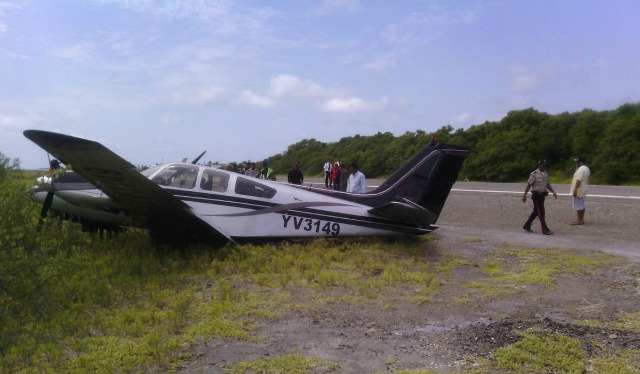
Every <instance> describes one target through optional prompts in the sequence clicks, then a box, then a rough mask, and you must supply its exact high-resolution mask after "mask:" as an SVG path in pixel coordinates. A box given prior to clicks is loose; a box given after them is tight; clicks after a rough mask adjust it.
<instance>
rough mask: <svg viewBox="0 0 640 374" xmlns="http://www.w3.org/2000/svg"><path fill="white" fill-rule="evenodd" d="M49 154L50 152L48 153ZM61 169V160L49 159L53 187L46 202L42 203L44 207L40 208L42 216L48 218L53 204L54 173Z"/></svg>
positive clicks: (45, 199)
mask: <svg viewBox="0 0 640 374" xmlns="http://www.w3.org/2000/svg"><path fill="white" fill-rule="evenodd" d="M47 156H49V154H47ZM58 169H60V161H58V160H56V159H53V160H50V161H49V173H51V174H52V175H51V188H50V189H49V191H48V192H47V196H46V197H45V198H44V203H42V209H40V217H41V218H43V219H44V218H47V213H49V209H50V208H51V204H52V203H53V195H54V193H53V191H54V188H53V177H54V175H53V173H54V172H55V171H56V170H58Z"/></svg>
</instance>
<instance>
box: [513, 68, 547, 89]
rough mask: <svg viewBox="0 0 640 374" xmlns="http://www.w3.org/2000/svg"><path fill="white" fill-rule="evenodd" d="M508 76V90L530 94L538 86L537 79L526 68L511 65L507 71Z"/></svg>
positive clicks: (534, 74) (535, 75)
mask: <svg viewBox="0 0 640 374" xmlns="http://www.w3.org/2000/svg"><path fill="white" fill-rule="evenodd" d="M507 71H508V74H509V88H510V89H511V90H512V91H515V92H521V93H524V92H530V91H532V90H533V89H535V88H536V87H537V86H538V84H539V80H540V79H539V77H538V75H537V74H536V73H534V72H533V71H531V70H530V69H529V68H528V67H525V66H521V65H511V66H509V67H508V69H507Z"/></svg>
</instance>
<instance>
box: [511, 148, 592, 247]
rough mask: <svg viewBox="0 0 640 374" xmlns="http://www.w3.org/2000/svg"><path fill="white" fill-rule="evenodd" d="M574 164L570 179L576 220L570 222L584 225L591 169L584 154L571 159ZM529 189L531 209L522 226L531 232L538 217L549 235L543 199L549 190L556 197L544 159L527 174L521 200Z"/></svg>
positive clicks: (523, 200) (545, 232)
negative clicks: (573, 171)
mask: <svg viewBox="0 0 640 374" xmlns="http://www.w3.org/2000/svg"><path fill="white" fill-rule="evenodd" d="M573 161H574V162H575V164H576V171H575V173H574V174H573V180H572V181H571V195H572V197H573V203H572V205H573V210H574V211H575V212H576V220H575V221H573V222H571V225H584V212H585V201H584V200H585V197H586V196H587V190H588V187H589V177H590V176H591V170H590V169H589V167H588V166H587V163H586V159H585V157H584V156H578V157H576V158H575V159H574V160H573ZM529 190H531V201H532V202H533V211H532V212H531V214H530V215H529V218H528V219H527V221H526V222H525V223H524V226H522V228H523V229H524V230H525V231H527V232H531V225H532V224H533V221H534V220H535V219H536V218H538V220H539V221H540V226H541V228H542V233H543V234H545V235H551V234H553V232H552V231H551V229H549V226H547V222H546V220H545V210H544V200H545V198H546V197H547V196H548V195H549V192H551V193H552V194H553V197H554V199H557V198H558V195H557V194H556V192H555V190H554V189H553V187H551V184H550V183H549V175H548V174H547V162H546V161H545V160H540V161H538V167H537V168H536V169H535V170H534V171H532V172H531V174H529V179H528V181H527V187H526V188H525V190H524V194H523V195H522V202H523V203H524V202H526V201H527V193H528V192H529Z"/></svg>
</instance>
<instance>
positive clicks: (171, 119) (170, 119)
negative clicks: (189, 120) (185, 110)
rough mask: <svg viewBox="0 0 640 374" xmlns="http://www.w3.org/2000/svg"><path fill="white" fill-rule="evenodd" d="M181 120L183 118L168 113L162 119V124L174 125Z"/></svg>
mask: <svg viewBox="0 0 640 374" xmlns="http://www.w3.org/2000/svg"><path fill="white" fill-rule="evenodd" d="M181 119H182V117H180V116H179V115H177V114H175V113H166V114H165V115H163V116H162V118H160V122H161V123H164V124H173V123H178V122H180V120H181Z"/></svg>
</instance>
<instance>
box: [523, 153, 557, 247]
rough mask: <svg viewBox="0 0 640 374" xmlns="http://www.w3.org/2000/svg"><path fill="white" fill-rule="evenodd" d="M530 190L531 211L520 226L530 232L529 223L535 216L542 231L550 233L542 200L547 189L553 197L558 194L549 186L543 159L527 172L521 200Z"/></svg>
mask: <svg viewBox="0 0 640 374" xmlns="http://www.w3.org/2000/svg"><path fill="white" fill-rule="evenodd" d="M529 190H531V201H532V202H533V211H532V212H531V214H530V215H529V219H527V222H525V223H524V226H522V228H523V229H524V230H525V231H528V232H531V224H532V223H533V220H535V219H536V217H537V218H538V219H539V220H540V225H541V227H542V233H543V234H545V235H551V234H553V232H552V231H551V230H550V229H549V227H548V226H547V222H546V221H545V218H544V215H545V213H544V200H545V197H546V196H547V195H548V194H549V192H547V190H549V191H551V192H552V193H553V197H554V198H555V199H557V198H558V195H557V194H556V192H555V191H554V190H553V187H551V184H550V183H549V175H548V174H547V162H546V161H545V160H540V161H538V167H537V168H536V170H534V171H532V172H531V174H529V179H528V180H527V187H526V188H525V190H524V194H523V195H522V202H523V203H524V202H526V201H527V193H528V192H529Z"/></svg>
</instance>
